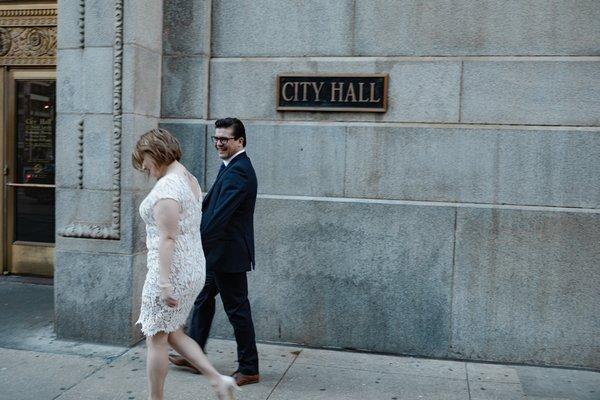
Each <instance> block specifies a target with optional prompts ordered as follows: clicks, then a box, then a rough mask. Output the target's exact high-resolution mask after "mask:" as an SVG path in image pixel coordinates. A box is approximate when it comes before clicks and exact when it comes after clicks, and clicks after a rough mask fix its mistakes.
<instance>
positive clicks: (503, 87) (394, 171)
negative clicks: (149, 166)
mask: <svg viewBox="0 0 600 400" xmlns="http://www.w3.org/2000/svg"><path fill="white" fill-rule="evenodd" d="M599 20H600V3H598V2H596V1H593V0H577V1H569V2H565V1H557V0H547V1H542V0H535V1H528V2H522V1H508V0H507V1H488V0H485V1H474V0H461V1H446V0H441V1H422V0H406V1H394V0H368V1H367V0H339V1H325V0H310V1H303V2H298V1H290V0H255V1H239V0H213V1H209V0H170V1H164V2H163V1H161V0H101V1H100V0H60V1H59V2H58V57H57V60H58V62H57V68H58V70H57V107H58V115H57V145H56V148H57V152H56V157H57V178H56V187H57V188H56V227H57V236H56V247H55V267H54V268H55V270H54V282H55V283H54V284H55V307H56V330H57V333H58V335H59V336H60V337H69V338H79V339H84V340H92V341H100V342H111V343H125V344H132V343H135V342H136V341H137V340H139V339H140V338H141V336H140V333H139V331H138V328H137V327H135V326H134V325H133V322H134V321H135V320H136V319H137V314H138V309H139V295H140V291H141V286H142V284H143V280H144V275H145V266H144V263H145V252H144V227H143V225H142V222H141V221H140V219H139V217H138V214H137V206H138V205H139V203H140V201H141V199H143V197H144V196H145V194H146V193H147V191H148V190H149V188H150V187H151V182H149V181H147V180H146V178H145V177H143V176H142V175H141V174H139V173H137V172H135V171H134V170H133V169H132V167H131V162H130V154H131V150H132V146H133V145H134V143H135V140H136V137H137V136H138V135H140V134H141V133H143V132H144V131H145V130H147V129H149V128H152V127H155V126H157V125H161V126H163V127H165V128H167V129H169V130H170V131H172V132H173V133H174V134H176V135H177V136H178V137H179V138H180V139H181V141H182V143H183V145H184V153H185V154H184V159H183V162H184V163H185V164H186V165H187V166H188V167H189V168H190V169H191V170H192V172H194V173H195V174H196V176H197V177H198V178H199V181H200V182H201V183H203V188H204V189H205V190H207V189H208V188H209V186H210V184H211V183H212V181H213V180H214V178H215V176H216V173H217V172H218V167H219V160H218V158H217V157H216V154H215V153H214V151H213V149H212V147H211V145H210V139H209V137H210V135H211V134H212V133H213V128H212V126H213V121H214V119H216V118H221V117H225V116H236V117H238V118H240V119H242V120H243V121H244V122H245V124H246V127H247V131H248V148H247V150H248V154H249V156H250V158H251V159H252V161H253V163H254V165H255V168H256V171H257V175H258V179H259V199H258V203H257V210H256V216H255V231H256V238H257V260H256V263H257V268H256V271H255V272H252V273H251V274H250V285H251V288H250V292H251V303H252V306H253V314H254V320H255V324H256V331H257V336H258V339H259V340H264V341H275V342H294V343H304V344H307V345H311V346H319V347H321V346H322V347H336V348H353V349H364V350H369V351H377V352H386V353H398V354H412V355H420V356H428V357H440V358H460V359H471V360H490V361H501V362H517V363H534V364H552V365H566V366H584V367H592V368H600V335H599V331H600V319H599V317H598V304H600V291H599V290H598V288H599V287H600V271H599V261H598V260H600V246H599V243H600V211H599V206H600V174H599V172H600V171H599V166H600V164H599V161H600V25H599V24H598V23H597V22H598V21H599ZM285 73H332V74H336V73H340V74H341V73H343V74H361V73H371V74H375V73H377V74H382V73H383V74H387V75H388V77H389V93H388V109H387V112H385V113H353V112H344V113H341V112H315V111H310V112H302V111H300V112H298V111H293V112H292V111H285V112H281V111H276V103H275V102H276V96H275V94H276V88H275V82H276V77H277V75H279V74H285ZM215 324H216V326H215V327H214V334H215V335H218V336H226V337H230V336H231V335H232V331H231V328H230V326H229V325H228V323H227V322H226V319H225V317H224V313H222V312H221V313H220V314H219V317H218V319H217V321H216V322H215Z"/></svg>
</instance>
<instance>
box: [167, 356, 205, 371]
mask: <svg viewBox="0 0 600 400" xmlns="http://www.w3.org/2000/svg"><path fill="white" fill-rule="evenodd" d="M169 361H171V363H172V364H174V365H177V366H178V367H184V368H188V369H189V370H191V371H192V372H193V373H194V374H199V375H201V374H202V372H200V371H199V370H198V369H197V368H196V367H194V366H193V365H192V364H191V363H190V362H189V361H188V360H186V359H185V358H183V357H181V356H180V355H177V354H169Z"/></svg>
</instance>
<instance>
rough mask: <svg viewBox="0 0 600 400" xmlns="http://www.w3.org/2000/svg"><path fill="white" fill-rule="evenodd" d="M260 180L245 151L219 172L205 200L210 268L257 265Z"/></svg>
mask: <svg viewBox="0 0 600 400" xmlns="http://www.w3.org/2000/svg"><path fill="white" fill-rule="evenodd" d="M256 191H257V181H256V174H255V172H254V168H253V167H252V163H251V162H250V158H248V156H247V155H246V153H241V154H238V155H237V156H235V158H233V160H231V162H230V163H229V165H228V166H227V167H226V168H225V169H224V170H221V171H220V172H219V175H218V176H217V179H216V180H215V183H214V184H213V185H212V187H211V188H210V190H209V191H208V193H207V194H206V196H205V197H204V200H203V202H202V223H201V225H200V232H201V234H202V246H203V247H204V256H205V257H206V269H207V271H214V272H245V271H250V270H251V269H253V268H254V207H255V204H256Z"/></svg>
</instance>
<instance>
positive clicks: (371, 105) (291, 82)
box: [277, 74, 388, 112]
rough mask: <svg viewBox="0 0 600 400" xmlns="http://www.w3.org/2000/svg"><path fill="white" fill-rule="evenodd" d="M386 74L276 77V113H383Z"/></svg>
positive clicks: (385, 103)
mask: <svg viewBox="0 0 600 400" xmlns="http://www.w3.org/2000/svg"><path fill="white" fill-rule="evenodd" d="M387 80H388V76H387V74H371V75H360V74H352V75H345V74H336V75H333V74H332V75H329V74H326V75H324V74H286V75H278V76H277V110H278V111H338V112H339V111H342V112H345V111H347V112H385V111H386V110H387Z"/></svg>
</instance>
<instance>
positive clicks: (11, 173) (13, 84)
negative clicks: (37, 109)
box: [2, 68, 56, 275]
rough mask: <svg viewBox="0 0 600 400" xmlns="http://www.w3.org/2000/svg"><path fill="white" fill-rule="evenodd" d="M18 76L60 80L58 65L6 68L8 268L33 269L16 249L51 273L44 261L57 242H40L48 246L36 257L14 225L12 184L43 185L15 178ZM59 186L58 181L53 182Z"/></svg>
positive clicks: (39, 269) (36, 266) (13, 270)
mask: <svg viewBox="0 0 600 400" xmlns="http://www.w3.org/2000/svg"><path fill="white" fill-rule="evenodd" d="M18 80H56V70H54V69H33V68H28V69H6V72H5V81H6V83H5V85H4V87H5V90H6V93H5V96H4V99H3V100H4V104H5V110H6V112H5V116H6V117H5V127H6V128H5V134H4V145H5V147H4V151H3V152H2V156H3V157H4V166H5V171H6V173H5V175H4V184H3V187H2V189H3V192H4V196H3V197H4V199H5V207H4V209H3V216H4V224H3V225H2V227H3V231H4V241H3V243H2V244H3V247H4V254H5V259H6V261H5V266H6V270H7V271H8V272H10V273H16V274H19V273H29V272H27V264H26V263H23V262H22V261H21V262H17V260H15V257H14V254H13V253H18V256H19V260H20V259H21V258H22V259H23V260H27V263H29V264H30V265H31V266H32V268H33V271H34V274H37V275H40V274H42V275H47V274H45V273H44V269H43V267H42V266H43V261H44V260H45V261H46V262H47V261H48V260H49V259H50V257H51V256H52V254H53V253H51V252H53V251H54V247H53V246H47V244H46V245H44V244H42V245H40V244H39V243H36V247H38V248H39V249H40V250H41V249H42V248H44V247H46V248H48V250H43V251H42V252H41V253H40V254H39V257H36V256H35V254H33V253H31V251H29V252H27V251H26V249H27V247H31V246H30V244H29V242H24V241H15V240H14V227H15V222H16V221H15V217H14V213H13V212H11V211H12V210H14V208H15V204H14V202H15V200H14V197H13V196H10V195H9V194H10V192H12V190H10V188H11V187H20V186H21V185H28V187H31V186H29V185H35V186H39V185H42V184H19V183H14V182H15V180H16V179H15V170H14V168H13V166H14V165H15V153H14V151H13V150H14V148H15V139H16V134H15V132H16V125H15V124H16V104H17V99H16V95H17V93H16V88H17V81H18ZM52 186H55V185H52Z"/></svg>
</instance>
